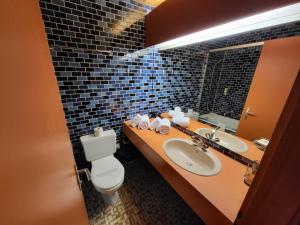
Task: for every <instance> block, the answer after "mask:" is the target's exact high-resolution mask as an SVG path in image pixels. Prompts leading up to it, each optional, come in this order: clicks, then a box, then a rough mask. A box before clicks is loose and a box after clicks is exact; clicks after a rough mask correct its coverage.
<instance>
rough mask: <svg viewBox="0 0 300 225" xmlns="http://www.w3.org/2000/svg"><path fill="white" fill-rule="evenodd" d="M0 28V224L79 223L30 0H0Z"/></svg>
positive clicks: (67, 147)
mask: <svg viewBox="0 0 300 225" xmlns="http://www.w3.org/2000/svg"><path fill="white" fill-rule="evenodd" d="M0 31H1V34H0V68H1V82H0V102H1V110H0V137H1V138H0V140H1V151H0V154H1V156H0V177H1V181H0V201H1V203H0V224H3V225H20V224H24V225H25V224H26V225H54V224H55V225H66V224H72V225H87V224H88V219H87V214H86V210H85V206H84V202H83V197H82V194H81V192H80V191H79V188H78V185H77V181H76V178H75V173H74V167H73V166H74V158H73V154H72V148H71V143H70V140H69V137H68V132H67V127H66V121H65V118H64V113H63V108H62V104H61V101H60V94H59V90H58V86H57V81H56V78H55V74H54V69H53V66H52V61H51V56H50V52H49V47H48V43H47V38H46V34H45V30H44V26H43V21H42V16H41V13H40V8H39V4H38V1H33V0H3V1H1V7H0Z"/></svg>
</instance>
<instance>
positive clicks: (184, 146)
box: [163, 138, 221, 176]
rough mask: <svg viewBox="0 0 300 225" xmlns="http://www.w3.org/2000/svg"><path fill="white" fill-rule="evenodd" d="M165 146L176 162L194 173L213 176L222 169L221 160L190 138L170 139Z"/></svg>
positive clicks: (165, 149)
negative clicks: (196, 144)
mask: <svg viewBox="0 0 300 225" xmlns="http://www.w3.org/2000/svg"><path fill="white" fill-rule="evenodd" d="M163 148H164V151H165V153H166V154H167V156H168V157H169V158H170V159H171V160H172V161H173V162H174V163H176V164H177V165H178V166H180V167H182V168H183V169H185V170H187V171H190V172H192V173H195V174H198V175H202V176H212V175H215V174H217V173H218V172H219V171H220V170H221V163H220V160H219V159H218V158H217V157H216V156H215V155H214V154H213V153H212V152H211V151H209V150H208V149H207V151H206V152H205V151H203V150H202V149H201V148H199V147H197V146H194V143H193V141H191V140H189V139H184V138H171V139H168V140H166V141H165V142H164V145H163Z"/></svg>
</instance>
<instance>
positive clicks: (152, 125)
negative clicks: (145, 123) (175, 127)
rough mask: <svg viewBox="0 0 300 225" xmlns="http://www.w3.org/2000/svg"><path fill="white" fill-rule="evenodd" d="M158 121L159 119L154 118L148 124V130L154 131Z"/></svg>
mask: <svg viewBox="0 0 300 225" xmlns="http://www.w3.org/2000/svg"><path fill="white" fill-rule="evenodd" d="M160 121H161V118H159V117H156V118H155V119H154V120H152V121H151V122H150V124H149V129H150V130H155V129H156V127H157V126H158V125H159V123H160Z"/></svg>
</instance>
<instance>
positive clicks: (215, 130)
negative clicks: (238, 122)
mask: <svg viewBox="0 0 300 225" xmlns="http://www.w3.org/2000/svg"><path fill="white" fill-rule="evenodd" d="M220 128H221V127H220V126H217V127H216V128H215V129H213V130H212V132H211V133H206V134H205V137H206V138H207V139H208V140H210V141H214V142H219V141H220V139H219V138H215V134H216V132H217V130H219V129H220Z"/></svg>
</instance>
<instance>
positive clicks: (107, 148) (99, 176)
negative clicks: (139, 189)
mask: <svg viewBox="0 0 300 225" xmlns="http://www.w3.org/2000/svg"><path fill="white" fill-rule="evenodd" d="M80 142H81V144H82V146H83V149H84V153H85V158H86V160H87V161H90V162H91V163H92V171H91V180H92V183H93V185H94V187H95V189H96V190H97V191H99V192H100V193H101V194H102V196H103V199H104V200H105V202H106V203H108V204H110V205H113V204H115V203H116V202H117V201H118V199H119V195H118V192H117V190H118V189H119V188H120V187H121V186H122V184H123V181H124V174H125V172H124V167H123V165H122V164H121V163H120V162H119V160H117V159H116V158H115V157H114V155H113V154H114V153H115V152H116V133H115V131H114V130H108V131H104V132H103V134H102V135H100V136H98V137H96V136H94V135H85V136H82V137H80Z"/></svg>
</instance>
